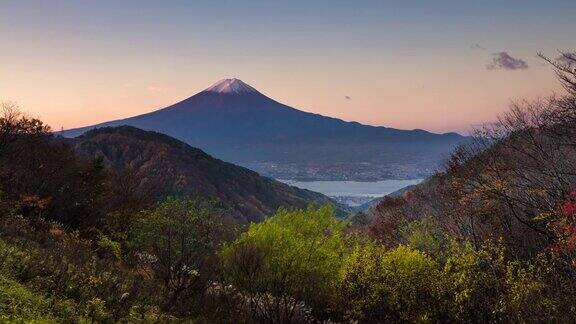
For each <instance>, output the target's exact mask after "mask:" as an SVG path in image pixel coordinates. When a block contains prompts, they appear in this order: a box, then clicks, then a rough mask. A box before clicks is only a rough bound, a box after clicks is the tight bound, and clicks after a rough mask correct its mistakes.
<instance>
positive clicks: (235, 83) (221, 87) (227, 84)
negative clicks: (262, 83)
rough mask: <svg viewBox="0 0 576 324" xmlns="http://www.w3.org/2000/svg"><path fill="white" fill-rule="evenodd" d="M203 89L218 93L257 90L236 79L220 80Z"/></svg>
mask: <svg viewBox="0 0 576 324" xmlns="http://www.w3.org/2000/svg"><path fill="white" fill-rule="evenodd" d="M205 91H210V92H218V93H242V92H258V91H257V90H256V89H254V88H252V87H251V86H249V85H247V84H246V83H244V82H242V81H241V80H238V79H223V80H220V81H218V82H216V83H214V85H212V86H211V87H210V88H208V89H206V90H205Z"/></svg>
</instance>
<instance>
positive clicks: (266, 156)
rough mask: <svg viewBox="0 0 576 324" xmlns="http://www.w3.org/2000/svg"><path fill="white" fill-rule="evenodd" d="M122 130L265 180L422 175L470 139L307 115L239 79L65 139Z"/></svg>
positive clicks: (74, 131) (68, 133)
mask: <svg viewBox="0 0 576 324" xmlns="http://www.w3.org/2000/svg"><path fill="white" fill-rule="evenodd" d="M120 125H130V126H135V127H138V128H142V129H145V130H153V131H157V132H160V133H164V134H167V135H170V136H172V137H175V138H177V139H179V140H182V141H184V142H186V143H188V144H190V145H192V146H194V147H198V148H200V149H202V150H204V151H206V152H207V153H209V154H211V155H213V156H215V157H217V158H220V159H223V160H225V161H229V162H232V163H236V164H240V165H244V166H249V167H250V168H252V169H254V170H256V171H259V172H261V173H264V174H265V175H269V176H273V177H277V178H310V179H324V180H326V178H327V177H328V178H332V180H336V179H338V178H343V179H352V178H354V177H356V178H358V177H361V178H362V177H364V178H366V177H367V178H374V179H372V180H376V179H377V178H410V177H414V178H415V177H421V176H422V175H426V174H428V173H430V172H432V170H433V169H434V168H435V167H436V166H437V165H438V163H439V162H440V161H441V159H442V158H443V157H446V156H447V154H448V153H449V152H450V151H451V150H452V148H453V147H455V146H456V145H457V144H458V143H460V142H462V141H463V140H464V139H465V137H463V136H461V135H459V134H456V133H446V134H434V133H430V132H427V131H424V130H399V129H393V128H387V127H375V126H368V125H362V124H360V123H357V122H346V121H343V120H340V119H336V118H331V117H326V116H322V115H318V114H313V113H308V112H304V111H300V110H297V109H294V108H292V107H289V106H286V105H284V104H281V103H279V102H277V101H275V100H273V99H270V98H269V97H267V96H265V95H263V94H262V93H260V92H259V91H258V90H256V89H254V88H253V87H251V86H249V85H247V84H246V83H244V82H242V81H240V80H238V79H225V80H222V81H220V82H218V83H216V84H214V85H213V86H212V87H210V88H208V89H206V90H204V91H202V92H200V93H198V94H196V95H194V96H192V97H190V98H188V99H185V100H183V101H180V102H178V103H176V104H174V105H171V106H169V107H167V108H164V109H160V110H157V111H154V112H151V113H147V114H143V115H139V116H135V117H130V118H126V119H121V120H115V121H110V122H105V123H101V124H98V125H94V126H88V127H83V128H77V129H72V130H68V131H65V132H64V133H63V135H64V136H66V137H76V136H78V135H81V134H83V133H85V132H86V131H88V130H91V129H94V128H99V127H107V126H120ZM358 180H362V179H358ZM364 180H366V179H364Z"/></svg>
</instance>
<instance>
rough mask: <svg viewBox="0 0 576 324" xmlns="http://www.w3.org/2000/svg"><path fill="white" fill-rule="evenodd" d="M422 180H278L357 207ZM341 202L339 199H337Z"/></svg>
mask: <svg viewBox="0 0 576 324" xmlns="http://www.w3.org/2000/svg"><path fill="white" fill-rule="evenodd" d="M422 180H423V179H412V180H382V181H375V182H360V181H294V180H280V179H279V181H282V182H284V183H287V184H289V185H291V186H294V187H298V188H302V189H308V190H312V191H316V192H319V193H322V194H324V195H326V196H329V197H332V198H342V197H347V198H351V199H347V201H348V203H347V204H348V205H351V206H354V205H359V204H361V203H362V202H363V201H369V200H371V199H373V198H377V197H383V196H386V195H388V194H390V193H393V192H394V191H396V190H400V189H402V188H404V187H407V186H410V185H414V184H418V183H420V182H422ZM339 200H341V199H339Z"/></svg>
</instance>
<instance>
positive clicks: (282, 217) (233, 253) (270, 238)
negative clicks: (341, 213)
mask: <svg viewBox="0 0 576 324" xmlns="http://www.w3.org/2000/svg"><path fill="white" fill-rule="evenodd" d="M344 226H345V224H344V223H343V222H341V221H339V220H337V219H336V218H335V216H334V208H333V207H331V206H324V207H322V208H318V209H316V208H314V207H309V208H308V209H305V210H298V209H297V210H287V209H280V210H278V212H277V213H276V214H275V215H274V216H273V217H271V218H269V219H267V220H265V221H264V222H263V223H260V224H253V225H251V226H250V228H249V229H248V231H247V232H245V233H243V234H242V235H241V236H240V237H239V238H238V239H237V240H236V241H234V242H233V243H231V244H229V245H227V246H226V247H225V248H224V250H223V252H222V258H223V263H224V269H225V270H226V275H227V278H228V280H229V282H230V283H231V284H232V285H233V286H234V287H235V288H236V289H237V290H239V291H240V292H241V293H242V294H243V295H244V296H245V298H246V300H247V303H248V305H249V307H250V309H251V311H252V317H253V319H254V320H258V321H265V322H269V323H289V322H292V321H293V320H295V316H296V315H297V314H296V313H297V312H298V311H300V310H302V309H301V308H303V307H309V308H312V311H313V312H318V311H320V310H321V309H322V308H323V307H321V306H320V305H325V304H326V303H327V301H328V299H329V296H330V295H331V292H332V289H333V287H334V283H335V282H336V280H337V270H338V269H339V267H340V265H341V262H342V257H343V255H344V254H345V251H346V244H345V240H344V237H343V233H342V230H343V229H344ZM316 316H320V315H318V314H316Z"/></svg>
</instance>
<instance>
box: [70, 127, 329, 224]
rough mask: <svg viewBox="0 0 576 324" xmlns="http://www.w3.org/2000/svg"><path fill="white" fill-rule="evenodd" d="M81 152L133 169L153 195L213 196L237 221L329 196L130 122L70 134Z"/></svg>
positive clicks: (322, 200) (122, 168)
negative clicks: (266, 175)
mask: <svg viewBox="0 0 576 324" xmlns="http://www.w3.org/2000/svg"><path fill="white" fill-rule="evenodd" d="M72 142H73V145H74V149H75V151H76V152H77V153H79V155H81V156H85V157H102V158H103V160H104V163H105V164H106V166H107V167H109V168H110V169H111V170H113V171H114V172H117V173H118V174H123V173H127V172H131V173H133V174H134V175H135V176H136V178H137V179H138V182H139V184H140V185H141V186H145V187H147V189H153V191H154V193H155V194H158V195H168V194H176V195H190V196H194V197H200V198H203V199H210V198H217V199H218V200H219V201H220V202H221V203H223V204H224V205H225V206H227V207H228V208H230V209H231V212H232V214H233V216H235V217H236V218H237V219H240V220H241V221H258V220H261V219H263V218H264V217H265V216H267V215H270V214H272V213H274V212H275V211H276V210H277V209H278V208H279V207H305V206H306V205H308V204H309V203H311V202H318V203H326V202H331V200H330V199H329V198H328V197H326V196H323V195H321V194H318V193H315V192H312V191H308V190H302V189H298V188H295V187H291V186H288V185H286V184H283V183H280V182H277V181H274V180H272V179H269V178H265V177H262V176H260V175H258V174H257V173H256V172H254V171H251V170H248V169H245V168H242V167H239V166H236V165H233V164H230V163H227V162H223V161H221V160H218V159H215V158H213V157H211V156H209V155H208V154H206V153H204V152H203V151H201V150H199V149H196V148H193V147H191V146H189V145H187V144H185V143H183V142H181V141H178V140H176V139H174V138H171V137H169V136H167V135H164V134H159V133H156V132H149V131H144V130H141V129H137V128H134V127H130V126H121V127H117V128H100V129H97V130H93V131H90V132H88V133H86V134H85V135H83V136H80V137H78V138H77V139H74V140H73V141H72Z"/></svg>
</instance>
